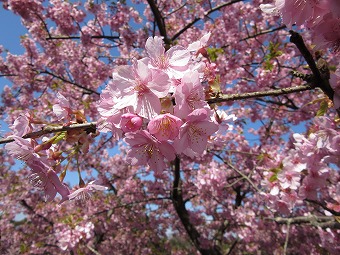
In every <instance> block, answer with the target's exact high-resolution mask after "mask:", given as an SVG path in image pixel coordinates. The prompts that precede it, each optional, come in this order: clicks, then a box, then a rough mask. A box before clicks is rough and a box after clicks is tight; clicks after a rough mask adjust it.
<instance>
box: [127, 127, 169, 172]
mask: <svg viewBox="0 0 340 255" xmlns="http://www.w3.org/2000/svg"><path fill="white" fill-rule="evenodd" d="M124 141H125V142H126V143H128V144H129V145H130V146H131V149H130V150H129V152H128V154H127V161H128V162H129V163H131V164H132V165H136V164H138V165H145V164H149V166H150V168H151V169H152V170H155V171H163V170H165V168H166V164H165V162H164V158H166V159H167V160H169V161H172V160H174V159H175V150H174V148H173V147H172V145H170V144H168V143H167V142H165V141H158V140H157V139H156V138H155V137H153V136H151V134H150V133H149V132H147V131H146V130H140V131H137V132H135V133H127V134H126V136H125V138H124Z"/></svg>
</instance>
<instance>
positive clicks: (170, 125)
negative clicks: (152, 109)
mask: <svg viewBox="0 0 340 255" xmlns="http://www.w3.org/2000/svg"><path fill="white" fill-rule="evenodd" d="M182 124H183V121H182V120H181V119H180V118H178V117H176V116H173V115H171V114H170V113H167V114H162V115H158V116H157V117H155V118H153V119H152V120H151V121H150V122H149V124H148V130H149V132H150V134H152V135H154V136H155V137H156V138H157V139H158V140H159V141H166V140H174V139H175V138H176V137H177V136H178V134H179V129H180V127H181V125H182Z"/></svg>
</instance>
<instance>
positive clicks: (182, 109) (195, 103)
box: [174, 71, 207, 119]
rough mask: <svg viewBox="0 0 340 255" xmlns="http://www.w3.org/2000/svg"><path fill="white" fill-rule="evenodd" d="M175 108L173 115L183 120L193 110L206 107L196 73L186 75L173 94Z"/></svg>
mask: <svg viewBox="0 0 340 255" xmlns="http://www.w3.org/2000/svg"><path fill="white" fill-rule="evenodd" d="M174 96H175V101H176V106H175V109H174V113H175V115H176V116H177V117H180V118H182V119H185V118H186V116H188V114H190V113H191V112H192V111H193V110H195V109H199V108H203V107H205V106H207V103H206V102H205V101H204V91H203V87H202V84H201V82H200V79H199V74H198V72H197V71H193V72H190V73H186V74H185V75H184V77H183V78H182V81H181V84H180V85H179V86H177V88H176V92H175V95H174Z"/></svg>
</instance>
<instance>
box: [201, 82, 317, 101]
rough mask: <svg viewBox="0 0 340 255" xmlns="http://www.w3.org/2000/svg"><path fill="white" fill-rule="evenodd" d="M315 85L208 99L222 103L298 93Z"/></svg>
mask: <svg viewBox="0 0 340 255" xmlns="http://www.w3.org/2000/svg"><path fill="white" fill-rule="evenodd" d="M312 89H314V87H312V86H311V85H308V84H307V85H302V86H295V87H290V88H282V89H272V90H268V91H255V92H248V93H242V94H230V95H220V96H218V97H216V98H211V99H208V100H207V102H208V104H215V103H222V102H228V101H236V100H242V99H248V98H258V97H265V96H279V95H285V94H290V93H296V92H301V91H306V90H312Z"/></svg>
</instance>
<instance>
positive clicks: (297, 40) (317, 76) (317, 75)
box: [289, 30, 334, 101]
mask: <svg viewBox="0 0 340 255" xmlns="http://www.w3.org/2000/svg"><path fill="white" fill-rule="evenodd" d="M289 33H290V34H291V37H290V42H292V43H294V44H295V46H296V47H297V48H298V49H299V51H300V52H301V54H302V56H303V57H304V59H305V60H306V62H307V64H308V66H309V67H310V69H311V71H312V73H313V78H312V85H313V86H315V87H319V88H320V89H322V91H323V92H324V93H325V94H326V95H327V96H328V97H329V99H331V100H332V101H333V96H334V90H333V89H332V87H331V86H330V84H329V77H323V75H322V73H321V72H320V70H319V69H318V67H317V65H316V63H315V61H314V58H313V56H312V54H311V53H310V51H309V50H308V48H307V47H306V45H305V43H304V41H303V39H302V36H301V35H300V34H299V33H297V32H294V31H293V30H290V31H289Z"/></svg>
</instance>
